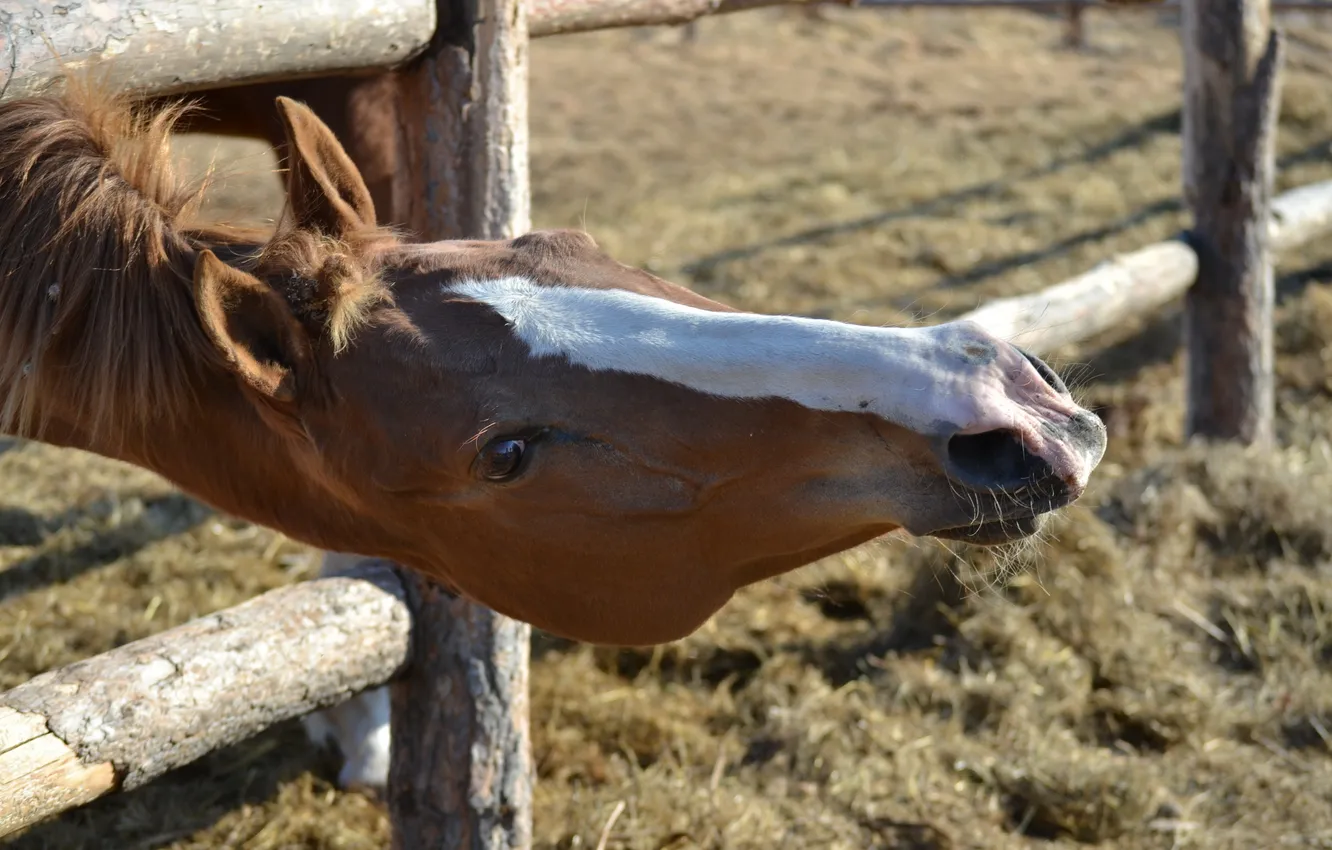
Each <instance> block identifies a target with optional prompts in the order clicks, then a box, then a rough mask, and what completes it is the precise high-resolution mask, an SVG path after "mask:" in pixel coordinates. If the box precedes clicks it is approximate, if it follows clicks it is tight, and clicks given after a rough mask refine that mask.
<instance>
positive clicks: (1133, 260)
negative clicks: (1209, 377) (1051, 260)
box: [959, 180, 1332, 354]
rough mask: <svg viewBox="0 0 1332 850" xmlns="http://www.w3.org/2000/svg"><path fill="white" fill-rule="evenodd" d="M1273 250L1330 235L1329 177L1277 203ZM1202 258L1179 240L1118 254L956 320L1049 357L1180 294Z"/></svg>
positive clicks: (1272, 222) (1271, 228) (1270, 243)
mask: <svg viewBox="0 0 1332 850" xmlns="http://www.w3.org/2000/svg"><path fill="white" fill-rule="evenodd" d="M1271 206H1272V215H1271V217H1270V219H1269V221H1268V228H1267V230H1268V247H1269V248H1270V250H1271V251H1272V252H1273V253H1275V254H1280V253H1281V252H1282V251H1286V250H1290V249H1292V248H1297V247H1299V246H1301V245H1304V244H1306V243H1308V242H1311V241H1313V240H1314V239H1315V238H1317V237H1319V236H1322V235H1325V234H1327V233H1328V232H1329V231H1332V180H1327V181H1323V182H1321V183H1311V184H1309V185H1307V186H1301V187H1299V188H1297V189H1292V190H1291V191H1289V192H1286V193H1285V194H1282V195H1280V196H1278V197H1276V198H1273V199H1272V205H1271ZM1198 265H1199V264H1198V254H1197V252H1195V251H1194V249H1193V247H1192V246H1191V245H1190V244H1189V242H1188V240H1186V239H1185V238H1183V237H1181V238H1178V239H1172V240H1170V241H1167V242H1158V243H1156V244H1155V245H1148V246H1147V247H1145V248H1139V249H1138V250H1136V251H1132V252H1130V253H1127V254H1121V255H1119V256H1117V257H1113V258H1111V259H1109V260H1107V261H1105V262H1103V263H1101V264H1100V265H1098V266H1096V267H1095V268H1093V269H1091V270H1090V271H1088V272H1085V273H1084V274H1081V275H1078V276H1077V277H1075V278H1072V279H1070V280H1067V281H1065V282H1063V283H1060V284H1057V285H1055V286H1052V287H1050V288H1049V289H1042V290H1041V291H1039V292H1035V293H1032V294H1031V295H1017V296H1013V297H1012V298H1001V299H998V300H995V301H991V302H990V303H988V304H986V305H984V306H982V307H979V308H977V309H975V310H972V311H971V312H969V313H966V314H964V315H962V316H960V317H959V318H963V319H971V320H973V321H976V322H979V323H980V324H982V325H984V326H985V327H986V329H988V330H989V331H990V332H991V333H994V334H996V335H998V336H1000V337H1003V338H1004V339H1007V340H1010V341H1012V342H1015V343H1017V344H1018V345H1021V346H1023V347H1024V348H1027V349H1028V350H1030V351H1031V352H1032V353H1033V354H1047V353H1049V352H1051V351H1053V350H1055V349H1057V348H1060V347H1062V346H1065V345H1069V344H1071V343H1075V342H1079V341H1081V340H1084V339H1087V338H1089V337H1093V336H1097V335H1099V334H1101V333H1104V332H1106V331H1109V330H1113V329H1114V328H1117V327H1120V326H1121V325H1123V323H1124V322H1126V321H1129V320H1131V319H1133V318H1135V317H1139V316H1145V315H1150V314H1152V313H1155V312H1156V311H1157V310H1159V309H1160V308H1161V307H1163V306H1165V305H1166V304H1168V303H1170V302H1171V301H1174V300H1175V299H1177V298H1180V297H1182V296H1183V295H1184V294H1185V293H1186V292H1187V291H1188V290H1189V288H1190V287H1191V286H1192V285H1193V283H1194V281H1195V280H1196V279H1197V277H1198Z"/></svg>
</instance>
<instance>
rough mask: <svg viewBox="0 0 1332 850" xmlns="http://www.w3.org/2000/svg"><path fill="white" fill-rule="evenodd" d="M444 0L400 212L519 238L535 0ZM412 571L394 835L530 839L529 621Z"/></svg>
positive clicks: (454, 229)
mask: <svg viewBox="0 0 1332 850" xmlns="http://www.w3.org/2000/svg"><path fill="white" fill-rule="evenodd" d="M440 4H441V5H440V7H439V18H440V22H441V26H440V29H439V31H438V32H437V34H436V42H435V44H434V45H432V47H431V49H430V50H429V51H428V52H427V53H426V55H425V56H424V57H422V58H421V59H420V60H419V61H418V62H417V63H416V64H415V66H414V67H412V68H410V69H407V70H405V71H403V72H402V73H401V74H400V105H399V110H400V111H399V113H398V114H399V116H400V118H399V120H400V121H401V123H402V125H403V126H404V137H403V142H404V147H405V148H406V149H405V151H404V152H403V153H404V154H405V156H403V157H400V158H399V161H400V166H399V167H400V169H403V168H405V169H406V172H407V174H410V176H411V178H412V181H413V182H414V184H415V185H416V186H417V187H419V188H418V189H417V191H416V192H415V193H413V194H412V195H411V196H409V197H406V198H403V197H402V195H401V194H400V193H397V192H395V195H396V196H397V198H398V199H400V200H403V201H406V202H407V203H406V204H405V209H396V207H397V206H398V203H397V201H396V200H395V210H394V215H393V217H394V218H395V219H397V220H399V221H402V222H403V223H405V224H407V225H408V226H410V228H411V229H412V230H413V231H414V232H415V233H416V234H417V235H418V236H421V237H423V238H425V239H446V238H464V237H466V238H483V239H496V238H512V237H514V236H517V235H520V234H522V233H524V232H526V231H527V230H528V229H529V228H530V226H531V225H530V220H531V216H530V206H529V204H530V191H529V186H528V171H527V165H528V146H527V38H528V32H527V11H526V3H525V2H524V0H440ZM401 176H402V175H401V174H400V177H401ZM396 182H397V184H398V185H399V186H401V185H402V184H403V182H404V181H403V180H401V179H399V180H397V181H396ZM403 579H404V583H405V584H406V585H407V587H408V592H409V594H410V595H411V599H412V606H413V608H412V610H413V612H414V615H415V619H416V631H415V633H414V644H413V659H414V661H413V665H412V668H411V670H410V671H409V673H408V675H407V676H406V677H405V678H404V679H402V680H400V681H398V682H395V683H394V685H393V687H392V742H393V743H392V748H393V749H392V753H393V755H392V760H391V765H390V769H389V791H388V798H389V800H388V803H389V809H390V814H391V817H392V819H393V828H394V843H395V846H396V847H398V848H403V850H432V848H440V850H527V848H530V847H531V844H532V808H531V801H532V755H531V742H530V737H529V733H528V707H527V698H528V658H529V652H530V639H531V629H530V627H528V626H527V625H526V624H523V623H519V622H517V621H514V620H510V619H508V618H507V617H503V616H501V615H499V614H497V613H495V612H493V611H491V610H489V609H487V608H484V607H481V606H479V605H474V604H472V603H469V602H467V601H464V600H462V599H459V598H457V597H455V596H453V595H451V594H450V593H448V592H447V591H446V590H444V589H443V588H440V587H438V586H434V585H432V584H431V583H430V582H428V581H426V580H425V579H422V578H420V577H419V576H415V575H409V574H404V575H403Z"/></svg>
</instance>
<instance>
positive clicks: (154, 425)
mask: <svg viewBox="0 0 1332 850" xmlns="http://www.w3.org/2000/svg"><path fill="white" fill-rule="evenodd" d="M48 365H50V366H55V367H56V368H57V369H58V367H59V364H58V363H50V364H48ZM9 389H10V388H9V387H5V386H3V385H0V397H5V393H7V392H8V390H9ZM30 392H33V393H34V394H35V404H34V413H35V416H34V417H33V421H34V422H36V423H39V424H34V425H31V426H29V427H27V428H20V429H16V431H17V433H15V434H14V436H18V437H21V438H24V439H29V440H34V441H37V442H42V443H47V444H49V445H55V446H60V447H63V448H71V449H77V450H80V451H86V452H90V453H92V454H96V455H100V456H102V457H106V458H110V459H112V460H116V461H120V462H123V463H128V464H130V465H133V466H137V467H140V468H143V469H147V470H150V471H152V472H154V473H157V474H158V475H160V476H162V477H163V478H165V479H166V480H167V481H169V482H171V483H172V484H173V485H175V486H176V487H178V488H179V489H180V490H181V491H182V492H184V493H187V494H189V495H190V496H192V497H194V498H196V499H198V500H200V501H201V502H204V503H206V504H208V505H210V506H212V507H213V508H215V509H217V510H220V511H223V512H225V513H228V514H231V515H233V516H236V517H239V518H241V519H244V520H248V521H250V522H254V523H256V524H258V525H262V526H266V527H268V528H274V529H277V530H279V531H281V532H283V533H284V534H286V535H287V536H289V537H291V538H293V539H296V540H300V541H302V542H305V543H308V544H310V545H313V546H320V547H322V548H329V549H339V548H345V545H346V544H345V542H344V541H341V540H338V539H336V538H335V537H330V535H337V534H338V533H340V531H341V530H342V529H345V528H346V527H347V526H348V523H347V511H348V510H349V509H348V508H347V507H346V505H345V504H344V502H343V501H342V500H341V499H340V498H339V497H338V495H337V494H335V493H334V492H332V491H331V490H329V489H328V488H325V487H323V486H322V485H321V484H320V483H319V481H318V477H317V476H314V475H311V474H310V470H309V469H308V468H305V467H303V465H302V464H301V463H300V461H299V460H298V458H299V457H300V455H299V452H296V451H293V446H292V443H291V439H292V438H291V437H289V436H286V435H284V434H282V433H280V432H278V431H275V430H274V429H273V428H272V427H271V426H269V424H268V423H266V422H265V421H264V420H263V418H262V417H260V416H259V414H258V413H257V411H256V410H255V408H254V407H253V405H252V404H251V403H250V401H249V400H248V399H247V398H246V397H245V396H244V395H243V393H242V392H241V390H240V389H239V388H238V387H237V386H236V382H235V379H234V377H233V376H231V375H230V374H228V373H225V372H221V371H211V370H208V371H204V372H203V374H202V375H201V377H200V378H199V382H198V384H197V386H196V387H195V388H194V393H193V398H194V401H193V403H192V404H190V405H189V406H188V407H187V408H185V409H182V410H174V411H171V413H170V415H165V413H163V415H159V416H152V417H147V418H138V419H135V418H133V417H129V416H123V417H117V416H115V415H114V414H115V411H110V413H111V415H112V421H119V422H126V421H137V422H138V423H140V424H139V425H137V426H136V427H132V428H126V429H122V430H119V431H115V432H112V431H111V430H108V429H106V428H98V427H94V425H93V423H88V422H85V421H81V420H82V418H83V417H82V416H81V415H80V413H79V411H80V403H79V400H78V399H77V398H67V397H64V396H63V395H62V393H61V391H60V388H59V387H55V388H43V387H41V386H37V387H34V388H31V389H30Z"/></svg>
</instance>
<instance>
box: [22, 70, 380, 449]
mask: <svg viewBox="0 0 1332 850" xmlns="http://www.w3.org/2000/svg"><path fill="white" fill-rule="evenodd" d="M189 108H190V107H189V106H188V105H185V104H182V103H176V104H171V105H166V106H159V107H157V108H155V109H151V110H149V109H144V108H141V107H137V106H136V105H135V104H134V102H133V101H132V100H131V99H130V98H129V97H128V96H125V95H123V94H119V93H115V92H110V91H107V90H106V89H105V88H103V87H99V86H96V85H93V84H91V83H90V82H88V81H86V80H81V79H78V78H73V77H67V78H66V79H65V85H64V87H63V90H62V91H60V92H59V93H55V94H49V95H42V96H37V97H30V98H25V99H22V100H15V101H12V102H9V103H5V104H0V432H3V431H8V432H10V433H21V434H27V435H30V436H36V435H37V434H36V432H37V431H40V430H41V428H42V427H43V425H44V424H45V423H44V422H43V421H42V420H43V419H44V416H43V411H42V410H41V396H43V395H46V394H48V393H52V392H54V393H56V394H58V396H59V397H60V398H62V399H64V400H65V401H66V402H68V403H73V404H76V405H78V409H77V419H78V423H77V424H78V425H79V426H80V428H88V429H90V430H92V431H93V432H96V434H97V435H98V437H100V438H102V439H111V438H114V435H116V434H121V435H123V434H124V433H125V432H126V429H127V428H132V427H147V426H148V425H150V424H151V423H157V422H162V421H163V420H164V419H169V418H170V417H172V416H173V415H175V414H178V413H180V412H183V411H184V410H187V409H189V407H191V406H192V405H194V404H196V403H197V401H198V398H197V395H198V387H199V378H201V377H202V375H204V374H206V373H207V372H208V371H210V370H216V369H219V368H222V366H223V363H222V359H221V356H220V355H219V353H218V352H217V351H216V349H215V348H214V346H213V345H212V343H211V342H210V341H209V339H208V337H207V335H206V334H205V332H204V330H203V327H202V325H201V323H200V319H199V315H198V312H197V309H196V307H195V302H194V297H193V272H194V264H195V259H196V257H197V255H198V251H199V250H200V249H201V248H204V247H210V248H214V249H216V248H218V247H230V248H232V249H234V250H232V251H231V253H232V254H234V259H233V260H232V262H233V264H234V265H236V266H237V267H241V268H244V269H246V270H247V271H250V272H251V273H253V274H256V275H258V276H260V277H263V278H264V279H267V280H269V281H270V282H271V283H273V285H274V286H275V287H277V288H278V289H279V291H281V292H282V293H283V294H284V295H285V296H286V298H287V300H288V302H289V303H290V304H291V305H292V308H293V311H294V312H295V313H296V315H297V316H298V318H300V319H302V320H303V321H304V322H305V323H306V324H307V326H308V328H309V330H310V331H311V333H312V335H314V336H316V337H317V338H327V339H329V340H330V341H331V342H332V344H333V346H334V349H335V351H337V350H341V349H342V348H343V347H345V346H346V344H347V342H348V340H349V339H350V337H351V335H352V333H353V332H354V330H355V329H356V327H357V326H358V325H359V324H360V323H361V322H363V321H364V320H365V318H366V316H367V314H368V313H369V310H370V308H371V307H372V306H373V305H374V304H376V303H379V302H380V301H383V300H385V299H387V298H388V297H389V293H388V291H387V289H386V287H385V286H384V285H383V284H382V283H381V282H380V280H379V279H378V278H377V277H376V275H375V273H374V271H373V269H372V268H371V263H370V261H369V260H368V259H367V257H368V252H367V251H366V248H367V247H368V246H369V245H370V244H372V243H374V242H378V241H382V240H384V239H391V238H393V237H392V235H391V234H389V233H388V231H386V230H382V229H379V228H368V229H367V232H365V233H359V234H351V235H350V236H348V237H347V238H345V239H343V240H333V239H330V238H328V237H326V236H324V235H322V234H316V233H310V232H307V231H302V230H299V229H296V228H295V227H292V226H290V225H288V226H286V227H283V226H281V225H279V227H278V228H277V231H276V233H275V234H273V235H272V236H271V238H269V239H267V240H265V239H264V238H263V235H264V234H262V232H261V231H256V230H253V229H251V230H243V229H240V228H228V227H224V226H203V225H200V224H198V223H197V222H196V221H195V217H196V216H197V213H198V210H199V207H200V205H201V204H202V202H203V200H204V198H205V196H206V192H207V189H208V185H209V179H210V177H211V174H208V175H205V176H204V177H203V178H201V179H199V180H196V181H192V182H190V183H188V184H187V183H185V182H182V181H181V180H180V179H179V178H178V177H177V175H176V174H175V172H174V169H173V168H172V163H171V157H170V140H171V135H172V131H173V129H174V127H175V125H176V123H177V122H178V121H179V120H180V119H181V118H182V117H183V116H184V115H185V114H186V113H187V111H188V110H189ZM289 204H290V200H288V205H289ZM289 219H290V216H289V215H288V211H287V210H284V213H283V216H282V219H280V222H281V221H287V220H289ZM68 424H74V423H68ZM98 437H94V439H97V438H98Z"/></svg>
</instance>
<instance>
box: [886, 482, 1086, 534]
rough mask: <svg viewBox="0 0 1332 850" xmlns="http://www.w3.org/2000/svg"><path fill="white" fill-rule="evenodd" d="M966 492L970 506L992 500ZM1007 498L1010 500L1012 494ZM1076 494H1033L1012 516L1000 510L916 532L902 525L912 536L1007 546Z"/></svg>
mask: <svg viewBox="0 0 1332 850" xmlns="http://www.w3.org/2000/svg"><path fill="white" fill-rule="evenodd" d="M967 493H968V495H969V496H970V497H971V498H972V500H973V501H972V502H970V504H974V503H975V502H974V500H975V499H977V498H994V494H991V493H985V492H982V491H979V490H968V491H967ZM1009 495H1010V497H1011V496H1012V495H1013V494H1009ZM1078 495H1080V493H1075V492H1073V491H1072V490H1070V489H1069V488H1068V487H1062V488H1060V490H1059V492H1057V493H1048V492H1047V493H1039V494H1036V497H1035V498H1033V499H1032V500H1031V501H1030V502H1029V503H1028V504H1026V505H1024V506H1022V508H1021V510H1016V511H1013V512H1012V513H1008V512H1005V511H1001V512H1000V513H999V515H998V516H988V517H982V518H980V520H979V521H978V522H968V523H963V524H961V525H948V526H936V527H933V528H928V529H917V528H913V527H911V526H904V528H905V529H906V531H907V532H908V533H910V534H912V535H914V536H916V537H938V538H942V539H945V540H957V541H959V542H963V543H976V544H979V545H995V544H999V543H1008V542H1011V541H1013V540H1018V539H1021V538H1023V537H1029V536H1031V535H1032V534H1034V533H1036V531H1037V529H1038V527H1039V524H1040V521H1041V520H1042V519H1043V518H1044V517H1046V516H1048V515H1049V514H1051V513H1053V512H1055V511H1057V510H1060V509H1062V508H1066V507H1068V506H1069V505H1071V504H1073V503H1074V502H1075V501H1077V496H1078ZM999 498H1001V499H1003V498H1005V496H1003V495H1000V496H999ZM1014 532H1017V533H1014Z"/></svg>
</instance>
